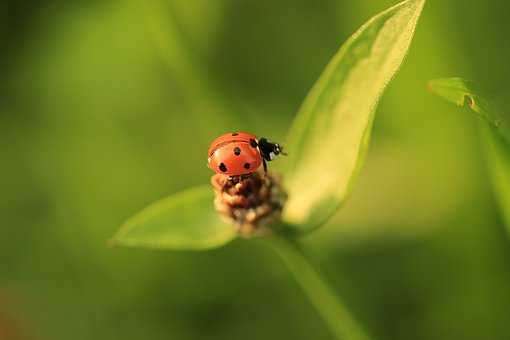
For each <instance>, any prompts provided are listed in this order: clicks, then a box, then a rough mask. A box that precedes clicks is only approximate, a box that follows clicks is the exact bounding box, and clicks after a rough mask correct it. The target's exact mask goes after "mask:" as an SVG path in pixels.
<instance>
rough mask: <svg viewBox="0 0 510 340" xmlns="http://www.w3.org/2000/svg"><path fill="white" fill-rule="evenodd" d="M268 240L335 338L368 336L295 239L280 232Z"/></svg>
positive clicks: (352, 339) (350, 339)
mask: <svg viewBox="0 0 510 340" xmlns="http://www.w3.org/2000/svg"><path fill="white" fill-rule="evenodd" d="M268 240H269V241H270V243H271V245H272V247H273V249H274V250H275V251H276V253H278V255H280V257H281V258H282V260H283V262H284V263H285V265H286V266H287V268H288V269H289V271H290V272H291V273H292V274H293V275H294V278H295V279H296V281H297V282H298V284H299V285H300V286H301V288H302V289H303V291H304V292H305V294H306V295H307V296H308V298H309V299H310V301H311V303H312V304H313V305H314V306H315V308H316V309H317V311H318V312H319V314H320V316H321V317H322V319H323V320H324V322H325V323H326V324H327V326H328V327H329V329H330V331H331V332H332V333H333V334H334V335H335V337H336V338H337V339H341V340H369V339H370V338H369V336H368V335H367V334H366V333H365V331H364V330H363V329H362V327H361V326H360V325H359V324H358V323H357V322H356V320H354V318H353V317H352V316H351V315H350V313H349V311H348V310H347V308H346V307H345V306H344V305H343V303H342V301H341V300H340V299H339V298H338V297H337V296H336V295H335V293H333V291H332V290H331V288H330V287H329V286H328V285H327V284H326V283H325V282H324V281H323V280H322V278H321V277H320V275H319V273H317V271H316V270H315V269H314V267H313V265H312V264H311V263H310V262H309V260H308V259H307V258H306V256H305V254H304V253H303V252H302V251H301V249H300V248H299V246H298V244H296V242H295V241H294V240H292V239H289V238H288V237H286V236H282V235H276V236H274V237H271V238H269V239H268Z"/></svg>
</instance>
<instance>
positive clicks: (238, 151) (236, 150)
mask: <svg viewBox="0 0 510 340" xmlns="http://www.w3.org/2000/svg"><path fill="white" fill-rule="evenodd" d="M240 154H241V149H239V147H238V146H236V147H235V148H234V155H236V156H239V155H240Z"/></svg>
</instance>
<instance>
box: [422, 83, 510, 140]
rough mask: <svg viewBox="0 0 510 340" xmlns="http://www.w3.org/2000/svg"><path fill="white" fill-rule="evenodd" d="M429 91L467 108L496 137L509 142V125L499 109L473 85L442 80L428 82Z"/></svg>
mask: <svg viewBox="0 0 510 340" xmlns="http://www.w3.org/2000/svg"><path fill="white" fill-rule="evenodd" d="M428 87H429V89H430V91H432V92H433V93H435V94H437V95H438V96H440V97H443V98H444V99H446V100H448V101H449V102H452V103H453V104H456V105H458V106H467V107H469V108H470V109H471V110H472V111H473V112H475V113H476V114H478V115H479V116H480V117H481V118H482V119H483V120H485V122H486V123H487V124H488V125H489V126H490V128H491V129H493V130H494V132H495V133H496V135H498V136H499V137H500V138H502V139H503V140H505V142H506V143H508V142H510V125H509V124H508V123H509V122H508V119H507V118H506V117H505V116H504V115H503V114H501V111H500V110H499V108H498V107H497V106H496V105H495V103H494V102H493V100H492V101H491V100H490V98H489V96H488V95H487V94H485V93H484V92H483V91H482V89H480V87H479V86H477V85H476V84H475V83H473V82H471V81H468V80H464V79H462V78H443V79H435V80H431V81H430V82H429V86H428Z"/></svg>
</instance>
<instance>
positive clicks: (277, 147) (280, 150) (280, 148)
mask: <svg viewBox="0 0 510 340" xmlns="http://www.w3.org/2000/svg"><path fill="white" fill-rule="evenodd" d="M274 146H275V151H274V153H275V155H278V154H280V155H284V156H287V153H286V152H285V151H283V145H280V144H275V145H274Z"/></svg>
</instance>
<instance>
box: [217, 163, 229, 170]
mask: <svg viewBox="0 0 510 340" xmlns="http://www.w3.org/2000/svg"><path fill="white" fill-rule="evenodd" d="M219 168H220V170H221V171H222V172H225V171H227V167H226V166H225V164H223V163H220V166H219Z"/></svg>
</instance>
